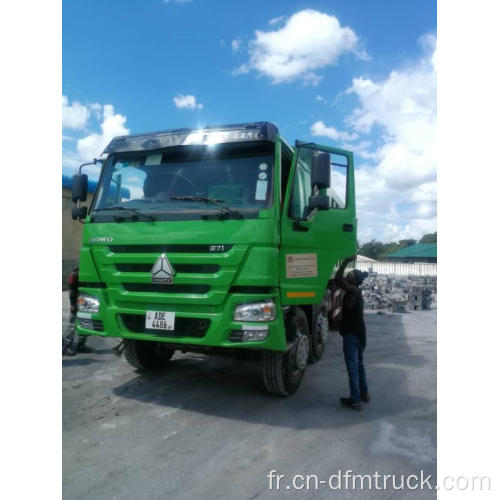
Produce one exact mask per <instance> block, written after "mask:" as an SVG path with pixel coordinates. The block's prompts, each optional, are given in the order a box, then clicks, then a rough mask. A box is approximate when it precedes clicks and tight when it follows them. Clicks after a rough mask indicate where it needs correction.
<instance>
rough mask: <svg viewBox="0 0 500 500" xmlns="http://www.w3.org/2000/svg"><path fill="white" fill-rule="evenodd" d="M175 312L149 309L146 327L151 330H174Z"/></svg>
mask: <svg viewBox="0 0 500 500" xmlns="http://www.w3.org/2000/svg"><path fill="white" fill-rule="evenodd" d="M174 325H175V313H173V312H165V311H147V312H146V328H149V329H151V330H170V331H171V330H173V329H174Z"/></svg>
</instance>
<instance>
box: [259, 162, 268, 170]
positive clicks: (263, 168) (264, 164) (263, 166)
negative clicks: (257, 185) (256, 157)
mask: <svg viewBox="0 0 500 500" xmlns="http://www.w3.org/2000/svg"><path fill="white" fill-rule="evenodd" d="M259 168H260V169H261V170H267V163H261V164H260V165H259Z"/></svg>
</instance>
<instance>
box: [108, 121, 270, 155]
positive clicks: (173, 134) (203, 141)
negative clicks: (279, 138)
mask: <svg viewBox="0 0 500 500" xmlns="http://www.w3.org/2000/svg"><path fill="white" fill-rule="evenodd" d="M276 135H278V128H277V127H276V125H274V124H272V123H269V122H256V123H244V124H239V125H223V126H209V127H205V128H203V129H176V130H165V131H163V132H152V133H150V134H138V135H126V136H121V137H115V138H114V139H113V140H112V141H111V142H110V143H109V144H108V146H107V147H106V149H105V150H104V151H103V153H102V154H108V153H122V152H126V151H148V150H154V149H162V148H167V147H172V146H193V145H200V146H209V145H212V144H221V143H227V142H249V141H274V139H275V137H276Z"/></svg>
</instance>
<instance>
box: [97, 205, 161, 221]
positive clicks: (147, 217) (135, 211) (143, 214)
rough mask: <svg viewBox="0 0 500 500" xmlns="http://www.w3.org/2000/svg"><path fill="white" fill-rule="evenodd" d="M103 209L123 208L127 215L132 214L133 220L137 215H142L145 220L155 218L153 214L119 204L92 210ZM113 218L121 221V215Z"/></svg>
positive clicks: (100, 210)
mask: <svg viewBox="0 0 500 500" xmlns="http://www.w3.org/2000/svg"><path fill="white" fill-rule="evenodd" d="M104 210H124V211H126V212H128V213H129V215H130V214H132V219H133V220H137V219H138V218H139V216H141V217H143V218H144V219H146V220H156V217H154V216H153V215H147V214H145V213H143V212H141V211H140V210H139V209H137V208H132V207H123V206H121V205H113V206H111V207H104V208H96V209H95V210H94V212H102V211H104ZM114 219H115V220H116V222H121V221H122V220H123V218H122V217H116V216H115V217H114Z"/></svg>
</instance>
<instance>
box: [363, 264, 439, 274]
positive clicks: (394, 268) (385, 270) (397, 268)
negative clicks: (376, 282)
mask: <svg viewBox="0 0 500 500" xmlns="http://www.w3.org/2000/svg"><path fill="white" fill-rule="evenodd" d="M356 269H359V270H360V271H368V272H373V273H378V274H390V275H395V276H437V263H431V262H411V263H410V262H356Z"/></svg>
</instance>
